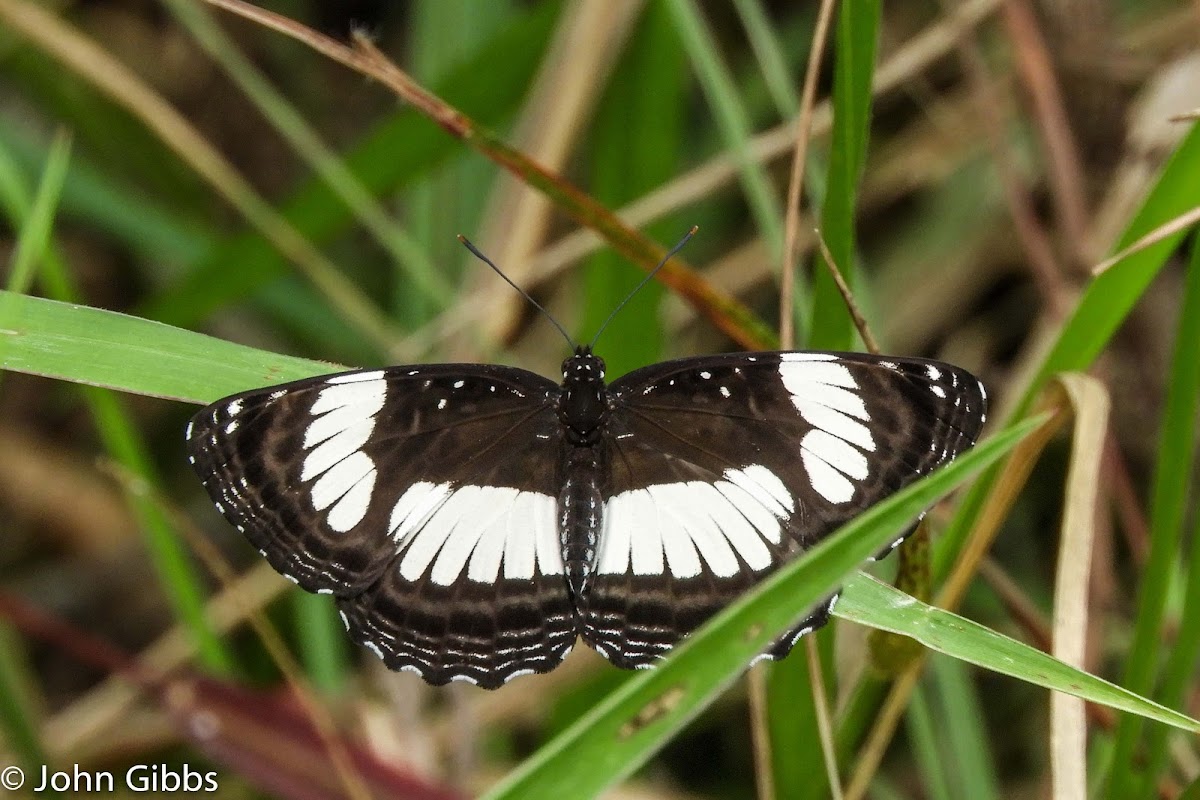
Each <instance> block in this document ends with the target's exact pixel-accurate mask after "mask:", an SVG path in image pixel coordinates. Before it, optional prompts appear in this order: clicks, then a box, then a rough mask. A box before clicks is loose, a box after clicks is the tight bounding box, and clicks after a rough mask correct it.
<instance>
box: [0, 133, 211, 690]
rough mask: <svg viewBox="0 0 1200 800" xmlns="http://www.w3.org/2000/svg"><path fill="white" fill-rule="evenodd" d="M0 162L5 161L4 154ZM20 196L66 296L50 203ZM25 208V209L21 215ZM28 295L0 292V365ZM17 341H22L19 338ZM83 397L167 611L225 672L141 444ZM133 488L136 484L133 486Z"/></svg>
mask: <svg viewBox="0 0 1200 800" xmlns="http://www.w3.org/2000/svg"><path fill="white" fill-rule="evenodd" d="M52 154H54V155H55V156H56V157H59V158H63V159H65V158H66V156H67V155H68V154H69V150H68V149H67V147H66V142H65V140H64V142H63V143H62V145H61V147H60V148H56V149H53V150H52ZM4 160H10V159H8V157H7V155H6V156H4ZM50 169H53V170H56V174H57V175H58V178H57V180H59V181H60V184H61V178H62V176H63V175H65V173H66V164H65V163H61V164H57V165H51V167H50ZM50 194H51V195H52V196H57V192H56V191H52V192H51V193H50ZM24 195H25V193H24V192H23V191H22V189H21V187H20V185H19V182H14V183H12V184H10V185H8V186H7V193H6V195H5V200H6V209H5V210H6V212H7V213H8V214H9V216H10V217H11V218H12V219H13V221H14V222H15V223H16V224H17V225H20V226H24V225H33V226H35V227H39V226H44V233H43V234H41V236H43V244H42V246H41V248H40V251H41V252H42V253H43V254H44V258H41V261H42V262H43V266H44V270H43V271H44V274H45V277H46V280H45V281H44V283H45V284H46V286H47V287H48V288H49V290H50V291H51V292H54V293H57V294H58V295H59V296H61V297H71V296H73V295H74V294H75V291H74V288H73V287H72V286H71V279H70V275H69V274H68V272H67V270H66V267H65V265H64V263H63V261H62V259H61V258H60V257H59V256H58V255H57V253H56V252H55V250H54V248H53V245H52V241H51V239H50V230H51V225H50V223H49V222H48V221H45V220H44V219H43V217H45V216H50V217H52V216H53V208H54V207H53V206H52V205H51V206H42V207H39V205H38V202H35V201H31V200H30V199H29V198H28V197H27V196H24ZM42 197H45V194H44V193H43V194H42V195H41V196H40V197H39V202H40V201H41V198H42ZM27 209H28V213H26V210H27ZM35 214H41V215H42V217H35V216H34V215H35ZM33 299H34V298H28V297H26V296H25V295H22V294H15V293H12V292H7V291H6V292H3V293H0V363H4V361H6V360H7V357H8V355H9V353H10V350H11V348H10V347H9V346H8V344H9V343H11V342H12V341H14V340H16V339H18V338H19V334H18V333H17V327H16V326H19V325H20V321H21V320H22V319H23V314H22V313H21V311H22V310H23V309H24V308H26V307H27V305H28V302H29V301H30V300H33ZM42 302H48V301H42ZM22 344H27V343H26V342H22ZM18 349H19V348H18ZM76 358H77V360H79V361H81V362H86V361H88V359H89V358H90V354H89V353H87V352H83V353H80V354H78V355H77V356H76ZM33 361H34V362H35V363H36V362H38V361H39V354H38V353H34V354H33ZM83 397H84V399H85V401H86V402H87V404H88V407H89V410H90V412H91V415H92V418H93V419H94V421H95V424H96V429H97V431H98V433H99V434H100V438H101V441H102V442H103V444H104V446H105V448H106V449H107V451H108V453H109V454H110V455H111V456H112V458H113V460H114V461H116V462H117V463H118V464H119V465H120V466H121V467H122V468H123V469H124V470H126V471H127V472H128V473H129V474H130V475H132V476H134V477H135V478H136V481H132V482H130V484H129V485H127V486H126V487H125V494H126V498H127V500H128V502H129V504H130V506H131V509H132V511H133V513H134V516H135V518H136V519H137V520H138V523H139V527H140V529H141V531H142V532H143V534H144V538H145V543H146V547H147V550H148V552H149V553H150V558H151V561H152V563H153V564H154V566H155V569H156V570H157V574H158V576H159V578H160V581H161V582H162V585H163V589H164V591H165V593H166V595H167V598H168V601H169V602H170V604H171V607H172V610H173V611H174V613H175V615H176V617H177V618H178V619H179V620H180V621H181V622H182V623H183V625H184V626H185V628H186V629H187V630H188V632H189V633H190V634H191V636H192V638H193V641H194V642H195V644H196V648H197V653H198V657H199V660H200V662H201V663H202V664H203V665H204V666H205V667H207V668H208V669H209V670H211V671H213V672H216V673H221V674H229V673H231V672H232V671H233V665H234V661H233V657H232V655H231V653H230V652H229V651H228V650H227V649H226V648H225V646H224V644H223V642H222V641H221V639H220V637H219V636H217V634H216V632H215V631H214V630H213V628H212V627H211V626H210V625H209V624H208V621H207V619H206V618H205V616H204V598H205V592H204V588H203V585H202V583H201V582H200V581H199V579H198V578H197V576H196V574H195V572H194V570H193V569H192V565H191V563H190V561H189V560H188V557H187V553H186V552H185V550H184V549H183V548H182V547H181V546H180V545H179V541H178V539H177V537H176V535H175V532H174V531H173V530H172V528H171V525H170V523H169V522H168V520H167V518H166V516H165V514H164V513H163V512H162V511H161V509H159V507H158V506H157V504H156V503H154V502H153V501H152V500H151V499H150V496H149V495H150V494H151V492H150V491H148V490H147V488H146V487H151V488H152V487H160V486H161V481H159V480H158V478H157V475H156V474H155V470H154V468H153V466H152V462H151V460H150V457H149V454H148V451H147V448H146V447H145V445H144V443H143V441H142V439H141V438H140V436H139V435H138V434H137V432H136V430H135V428H134V426H133V424H132V423H131V422H130V419H129V416H128V415H127V414H126V413H125V411H124V409H122V408H121V406H120V404H119V402H118V400H117V398H116V397H115V396H113V395H111V394H108V393H107V392H103V391H100V390H98V389H95V388H92V387H85V388H84V389H83ZM135 486H136V487H138V488H134V487H135Z"/></svg>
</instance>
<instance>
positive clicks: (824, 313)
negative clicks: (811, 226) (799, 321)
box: [808, 0, 880, 350]
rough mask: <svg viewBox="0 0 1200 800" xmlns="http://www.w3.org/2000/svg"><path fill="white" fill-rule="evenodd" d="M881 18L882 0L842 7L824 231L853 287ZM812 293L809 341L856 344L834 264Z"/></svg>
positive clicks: (820, 269) (822, 270)
mask: <svg viewBox="0 0 1200 800" xmlns="http://www.w3.org/2000/svg"><path fill="white" fill-rule="evenodd" d="M879 20H880V3H879V2H878V0H856V2H847V3H842V5H841V8H840V9H839V11H838V24H837V34H836V38H837V43H836V44H837V49H836V65H835V72H834V76H833V131H832V134H831V139H830V143H829V177H828V180H827V182H826V190H825V203H824V205H823V206H822V207H821V235H822V236H823V237H824V239H825V243H826V245H828V246H829V253H830V255H832V256H833V259H834V262H835V263H836V264H837V266H838V269H839V270H841V273H842V275H843V277H845V279H846V282H847V283H848V284H849V285H850V286H851V287H855V286H856V284H857V281H856V276H857V274H858V267H857V261H858V252H857V239H856V236H855V212H856V210H857V203H858V184H859V179H860V178H861V176H862V170H863V163H864V161H865V159H866V155H867V141H868V139H869V136H870V130H871V81H872V78H873V76H874V74H875V42H876V40H877V38H878V36H879ZM812 293H813V297H812V315H811V321H812V322H811V326H812V327H811V332H810V335H809V338H808V345H809V346H811V347H814V348H819V349H825V350H853V349H855V344H856V342H857V334H856V333H855V329H854V323H853V321H852V320H851V319H850V314H849V312H848V311H847V310H846V303H845V301H844V300H843V299H842V295H841V292H839V291H838V288H837V284H835V283H834V281H833V278H832V276H831V275H830V274H829V270H828V269H827V268H826V267H825V266H824V265H823V264H822V263H820V262H818V265H817V267H816V274H815V275H814V276H813V286H812Z"/></svg>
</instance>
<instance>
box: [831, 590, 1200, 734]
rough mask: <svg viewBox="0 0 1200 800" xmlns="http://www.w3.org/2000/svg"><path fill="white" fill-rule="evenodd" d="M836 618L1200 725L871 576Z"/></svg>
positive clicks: (1153, 715) (1102, 700)
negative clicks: (921, 600) (930, 604)
mask: <svg viewBox="0 0 1200 800" xmlns="http://www.w3.org/2000/svg"><path fill="white" fill-rule="evenodd" d="M834 614H835V615H836V616H838V617H841V618H842V619H848V620H851V621H853V622H857V623H860V624H862V625H869V626H871V627H872V628H879V629H882V630H887V631H892V632H893V633H899V634H902V635H904V636H908V637H910V638H913V639H916V640H917V641H918V642H920V643H921V644H923V645H925V646H926V647H928V648H929V649H931V650H936V651H937V652H939V653H944V654H945V655H948V656H952V657H954V658H957V659H959V660H960V661H966V662H967V663H969V664H974V665H976V666H978V667H983V668H984V669H988V670H991V671H992V672H997V673H999V674H1001V675H1008V676H1010V677H1013V678H1018V679H1020V680H1022V681H1025V682H1027V683H1032V684H1035V685H1037V686H1041V687H1044V688H1046V689H1053V690H1055V691H1059V692H1066V693H1067V694H1070V695H1072V696H1074V697H1079V698H1082V699H1084V700H1088V701H1091V702H1093V703H1099V704H1101V705H1105V706H1108V707H1109V708H1113V709H1116V710H1118V711H1128V712H1129V713H1131V714H1137V715H1139V716H1142V717H1145V718H1146V719H1152V720H1155V721H1157V722H1162V723H1164V724H1167V725H1171V726H1173V727H1176V728H1180V729H1182V730H1186V731H1192V732H1200V721H1197V720H1194V719H1192V718H1191V717H1189V716H1187V715H1186V714H1180V713H1179V712H1178V711H1172V710H1171V709H1169V708H1167V707H1165V706H1162V705H1159V704H1158V703H1155V702H1154V701H1153V700H1148V699H1146V698H1145V697H1143V696H1141V695H1139V694H1136V693H1134V692H1132V691H1130V690H1128V689H1124V688H1122V687H1120V686H1116V685H1115V684H1112V683H1109V682H1108V681H1106V680H1104V679H1103V678H1097V677H1096V676H1095V675H1090V674H1088V673H1086V672H1083V671H1081V670H1078V669H1076V668H1074V667H1072V666H1069V665H1067V664H1064V663H1063V662H1061V661H1059V660H1057V659H1055V658H1054V657H1053V656H1051V655H1049V654H1047V653H1043V652H1042V651H1041V650H1038V649H1036V648H1033V647H1030V646H1029V645H1027V644H1023V643H1022V642H1018V641H1016V640H1015V639H1010V638H1008V637H1007V636H1005V635H1004V634H1002V633H997V632H996V631H993V630H989V629H988V628H985V627H984V626H982V625H980V624H979V623H977V622H972V621H971V620H969V619H966V618H964V617H960V616H958V615H957V614H952V613H950V612H949V611H945V610H943V609H940V608H935V607H934V606H929V605H926V604H924V603H922V602H920V601H919V600H917V599H915V598H913V597H911V596H909V595H907V594H904V593H903V592H901V591H899V590H898V589H894V588H892V587H891V586H888V585H887V584H886V583H881V582H880V581H877V580H875V579H874V578H872V577H870V576H869V575H865V574H858V575H854V576H852V577H851V578H849V579H848V580H847V581H846V591H845V593H844V595H843V597H842V599H841V601H840V602H839V603H838V604H837V607H836V608H835V609H834Z"/></svg>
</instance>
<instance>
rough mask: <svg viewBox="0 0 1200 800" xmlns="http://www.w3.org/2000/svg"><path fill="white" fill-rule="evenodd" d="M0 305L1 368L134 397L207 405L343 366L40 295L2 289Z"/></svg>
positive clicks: (333, 370) (332, 370)
mask: <svg viewBox="0 0 1200 800" xmlns="http://www.w3.org/2000/svg"><path fill="white" fill-rule="evenodd" d="M0 308H2V309H4V310H5V312H6V314H7V317H6V318H5V319H4V320H3V321H0V368H3V369H10V370H13V371H15V372H25V373H28V374H30V375H43V376H46V377H49V378H58V379H60V380H67V381H72V382H74V383H85V384H89V385H92V386H103V387H107V388H110V389H117V390H120V391H123V392H132V393H134V394H142V395H149V396H151V397H163V398H167V399H169V400H182V401H184V402H189V403H199V404H204V403H211V402H213V401H214V400H217V399H219V398H221V397H224V396H226V395H230V394H233V393H235V392H240V391H243V390H245V389H252V388H255V387H258V386H270V385H272V384H275V383H282V382H285V381H292V380H299V379H301V378H309V377H312V376H314V375H323V374H326V373H329V372H336V371H337V370H338V369H339V367H338V366H337V365H332V364H326V363H324V362H320V361H309V360H307V359H303V358H295V357H292V356H285V355H280V354H278V353H269V352H266V351H264V350H258V349H255V348H253V347H246V346H244V345H239V344H234V343H233V342H226V341H223V340H221V339H216V338H214V337H211V336H205V335H204V334H201V333H194V332H192V331H187V330H183V329H182V328H173V327H171V326H170V325H164V324H163V323H161V322H154V321H152V320H148V319H142V318H140V317H133V316H129V315H127V314H118V313H117V312H115V311H106V310H104V309H100V308H91V307H89V306H81V305H75V304H72V303H60V302H57V301H54V300H45V299H43V298H40V297H27V296H25V295H15V294H12V293H10V292H0Z"/></svg>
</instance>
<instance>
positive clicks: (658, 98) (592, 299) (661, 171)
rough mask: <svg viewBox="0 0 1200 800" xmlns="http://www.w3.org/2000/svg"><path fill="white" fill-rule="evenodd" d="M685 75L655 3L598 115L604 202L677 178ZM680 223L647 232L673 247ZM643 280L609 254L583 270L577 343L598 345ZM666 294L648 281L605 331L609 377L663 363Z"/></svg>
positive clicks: (595, 168)
mask: <svg viewBox="0 0 1200 800" xmlns="http://www.w3.org/2000/svg"><path fill="white" fill-rule="evenodd" d="M685 78H686V63H685V61H684V58H683V54H682V53H681V52H680V50H679V48H678V46H677V45H676V44H675V33H674V30H673V28H672V26H671V16H670V14H669V12H668V10H667V9H666V7H665V6H664V5H663V4H662V3H654V4H651V5H649V6H647V8H646V9H645V11H644V12H643V14H642V17H641V19H640V20H639V24H638V27H637V30H636V32H635V33H634V35H633V36H632V37H631V39H630V41H629V43H628V45H627V46H626V48H625V52H624V53H623V54H622V56H621V60H620V62H619V63H618V64H617V66H616V69H615V70H614V71H613V74H612V79H611V80H610V81H609V84H608V87H607V89H606V90H605V93H604V96H603V98H602V99H601V101H600V105H599V107H598V108H597V110H596V122H595V125H594V126H593V129H592V159H591V171H592V177H591V181H590V183H589V185H590V188H591V189H592V191H593V193H594V195H595V197H596V199H597V200H599V201H600V202H601V203H604V204H605V205H606V206H608V207H609V208H618V207H620V206H622V205H624V204H625V203H627V202H629V201H630V200H632V199H633V198H636V197H638V196H640V195H642V194H644V193H645V192H647V191H649V190H650V189H652V188H654V187H655V186H658V185H660V184H662V183H666V182H667V181H668V180H670V178H671V176H672V175H674V174H675V173H676V171H677V169H678V166H679V164H680V162H681V160H682V159H681V156H682V153H681V143H682V142H683V141H684V140H685V136H684V131H683V120H684V119H685V118H686V115H685V114H684V113H683V112H682V109H683V107H684V106H685V105H686V102H685ZM630 119H655V120H656V123H655V124H654V125H651V126H648V127H642V126H636V125H633V126H631V125H629V120H630ZM677 219H678V215H669V216H668V217H667V218H665V219H662V220H659V221H658V222H656V223H655V224H654V225H653V226H651V227H650V228H649V229H648V230H647V234H648V235H650V236H651V237H652V238H654V239H656V240H658V241H661V242H665V243H667V244H673V243H674V240H676V239H678V238H679V236H680V235H681V234H682V233H683V232H684V230H685V226H684V225H683V224H682V223H679V222H676V220H677ZM644 277H645V272H643V271H642V270H641V269H639V268H638V267H637V266H635V265H633V264H631V263H629V261H628V260H626V259H624V258H622V257H621V256H620V255H618V254H617V253H614V252H612V251H611V250H609V249H604V250H601V251H600V252H598V253H596V255H594V256H592V257H591V258H590V259H589V260H588V264H587V267H586V269H585V271H584V283H585V293H584V297H586V298H587V303H586V304H585V309H584V314H583V322H582V323H581V324H580V326H579V329H578V337H577V338H579V339H581V340H582V341H589V340H591V338H592V337H593V336H595V335H596V333H597V332H598V331H599V330H600V326H601V325H602V324H603V323H604V321H605V320H606V319H607V318H608V316H609V314H610V313H611V312H612V311H613V309H615V308H616V307H617V305H618V304H619V303H620V302H621V301H622V300H624V299H625V297H626V296H627V295H628V294H629V292H630V290H631V289H633V288H634V287H635V286H637V284H638V283H640V282H641V280H642V278H644ZM664 293H665V292H664V289H663V286H662V284H659V283H657V282H652V283H648V284H646V286H645V287H643V288H642V289H641V290H640V291H639V292H638V293H637V294H636V295H634V297H633V298H632V299H631V300H630V301H629V303H628V304H626V305H625V307H624V308H622V309H621V311H620V312H619V313H618V314H617V315H616V316H615V317H613V320H612V324H610V325H609V326H608V327H607V328H606V329H605V330H604V335H603V336H602V338H601V340H600V346H601V347H603V350H604V353H605V360H606V361H607V362H608V367H609V374H610V375H613V376H616V375H622V374H624V373H626V372H628V371H629V370H631V369H634V368H636V367H641V366H644V365H646V364H650V363H653V362H655V361H660V360H661V359H662V349H663V339H664V336H663V330H662V321H661V317H660V314H659V309H660V306H661V302H662V298H663V295H664Z"/></svg>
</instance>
